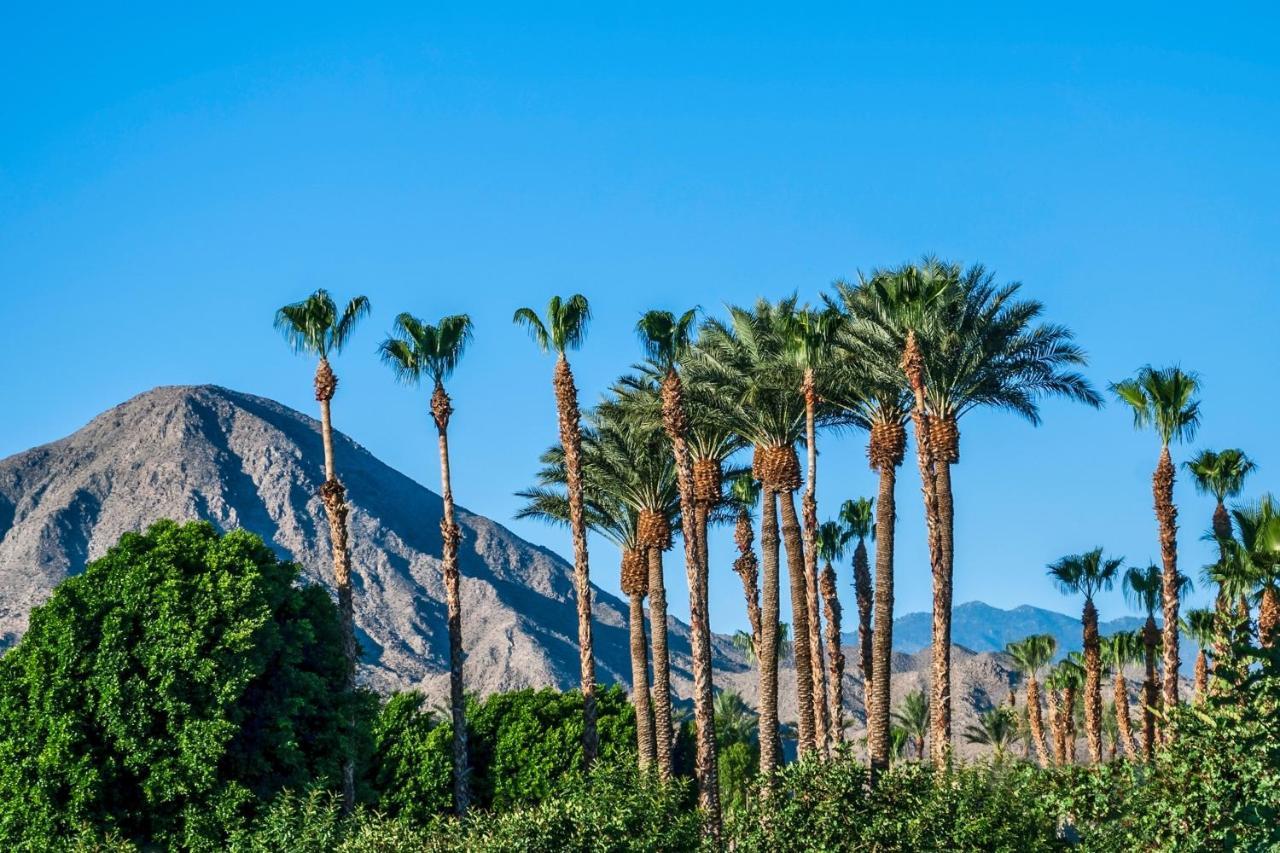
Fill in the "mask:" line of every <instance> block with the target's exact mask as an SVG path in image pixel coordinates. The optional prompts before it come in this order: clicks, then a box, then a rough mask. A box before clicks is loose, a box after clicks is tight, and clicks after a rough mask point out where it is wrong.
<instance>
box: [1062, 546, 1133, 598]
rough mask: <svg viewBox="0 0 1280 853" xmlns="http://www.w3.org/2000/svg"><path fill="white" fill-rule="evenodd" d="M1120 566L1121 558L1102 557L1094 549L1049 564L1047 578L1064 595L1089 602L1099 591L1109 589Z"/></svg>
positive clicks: (1100, 552)
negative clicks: (1083, 598)
mask: <svg viewBox="0 0 1280 853" xmlns="http://www.w3.org/2000/svg"><path fill="white" fill-rule="evenodd" d="M1122 565H1124V558H1123V557H1103V556H1102V549H1101V548H1094V549H1093V550H1092V551H1086V552H1085V553H1083V554H1071V555H1069V556H1066V557H1063V558H1062V559H1060V560H1058V561H1057V562H1056V563H1051V564H1050V565H1049V577H1050V578H1052V579H1053V581H1054V583H1055V584H1057V586H1058V588H1059V589H1061V590H1062V591H1063V592H1064V593H1067V594H1071V593H1078V594H1081V595H1083V596H1084V597H1085V600H1086V601H1090V602H1091V601H1093V596H1094V595H1095V594H1096V593H1097V592H1099V591H1100V590H1104V589H1111V585H1112V584H1113V583H1114V582H1115V577H1116V573H1117V572H1119V571H1120V567H1121V566H1122Z"/></svg>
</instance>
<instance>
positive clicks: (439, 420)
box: [431, 383, 471, 815]
mask: <svg viewBox="0 0 1280 853" xmlns="http://www.w3.org/2000/svg"><path fill="white" fill-rule="evenodd" d="M452 413H453V406H452V405H450V402H449V395H448V394H446V393H445V390H444V387H443V386H442V385H440V384H439V383H436V387H435V392H434V393H433V394H432V395H431V416H432V418H433V419H434V420H435V422H436V431H437V433H438V434H439V440H440V498H441V504H442V506H443V510H444V517H443V518H441V519H440V541H441V543H442V545H441V561H440V562H441V567H442V569H443V573H444V592H445V610H446V613H447V616H448V624H449V713H450V718H451V719H452V722H453V809H454V812H456V813H457V814H459V815H463V814H466V813H467V808H468V806H469V805H470V802H471V795H470V792H469V791H468V790H467V778H468V776H469V773H468V770H467V718H466V700H465V699H464V698H463V692H462V665H463V654H462V597H461V594H460V589H459V588H460V584H461V578H460V577H459V572H458V544H459V542H460V541H461V538H462V535H461V532H460V531H459V530H458V525H457V523H456V522H455V521H454V519H453V481H452V478H451V477H450V475H449V416H450V415H451V414H452Z"/></svg>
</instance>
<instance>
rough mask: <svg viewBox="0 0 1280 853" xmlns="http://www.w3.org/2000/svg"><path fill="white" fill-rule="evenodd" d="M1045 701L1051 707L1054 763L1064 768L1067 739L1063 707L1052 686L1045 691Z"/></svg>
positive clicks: (1050, 726)
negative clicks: (1063, 729)
mask: <svg viewBox="0 0 1280 853" xmlns="http://www.w3.org/2000/svg"><path fill="white" fill-rule="evenodd" d="M1045 701H1046V703H1047V704H1048V707H1049V729H1050V730H1051V732H1050V733H1051V734H1052V736H1053V763H1054V764H1056V765H1057V766H1059V767H1062V766H1063V765H1064V764H1066V763H1067V750H1066V738H1065V737H1064V736H1063V733H1062V706H1061V704H1060V702H1059V700H1058V691H1057V690H1056V689H1055V688H1054V687H1053V686H1052V685H1050V687H1049V688H1048V689H1047V690H1045Z"/></svg>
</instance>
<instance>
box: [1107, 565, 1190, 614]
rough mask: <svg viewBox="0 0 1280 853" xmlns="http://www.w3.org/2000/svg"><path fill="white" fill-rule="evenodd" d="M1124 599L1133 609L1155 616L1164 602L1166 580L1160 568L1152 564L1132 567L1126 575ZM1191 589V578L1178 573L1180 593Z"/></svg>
mask: <svg viewBox="0 0 1280 853" xmlns="http://www.w3.org/2000/svg"><path fill="white" fill-rule="evenodd" d="M1123 587H1124V597H1125V600H1126V601H1128V602H1129V604H1130V605H1131V606H1133V607H1137V608H1139V609H1141V610H1142V611H1143V612H1145V613H1146V614H1147V615H1148V616H1154V615H1155V612H1156V611H1157V610H1159V609H1160V606H1161V604H1162V603H1163V601H1164V580H1163V577H1162V576H1161V571H1160V567H1159V566H1157V565H1155V564H1151V565H1148V566H1146V567H1144V568H1138V567H1137V566H1130V567H1129V568H1128V569H1127V570H1126V571H1125V573H1124V583H1123ZM1190 587H1191V578H1189V577H1187V576H1186V575H1184V574H1182V573H1181V572H1179V573H1178V593H1179V595H1181V594H1182V592H1184V591H1186V590H1187V589H1189V588H1190Z"/></svg>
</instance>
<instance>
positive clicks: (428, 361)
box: [379, 314, 472, 815]
mask: <svg viewBox="0 0 1280 853" xmlns="http://www.w3.org/2000/svg"><path fill="white" fill-rule="evenodd" d="M471 331H472V326H471V318H470V317H468V316H467V315H466V314H455V315H452V316H448V317H444V318H442V319H441V320H440V322H439V323H438V324H436V325H431V324H429V323H424V322H422V321H421V320H419V319H417V318H416V317H414V316H413V315H411V314H401V315H400V316H398V317H396V321H395V331H394V333H393V334H392V335H391V336H390V337H388V338H387V339H386V340H385V341H383V342H382V346H381V347H379V352H380V353H381V355H382V359H383V361H385V362H386V363H387V364H388V365H389V366H390V367H391V369H392V371H393V372H394V373H395V374H396V377H397V378H398V379H400V380H401V381H402V382H407V383H409V384H412V385H417V384H419V383H421V381H422V380H423V378H424V377H425V378H427V379H430V380H431V383H432V392H431V417H432V420H434V421H435V425H436V434H437V436H438V441H439V446H440V496H441V503H442V504H443V518H442V519H441V521H440V540H441V565H442V569H443V574H444V588H445V605H446V609H447V613H448V626H449V707H450V712H451V719H452V720H453V804H454V810H455V811H456V812H457V813H458V814H460V815H461V814H466V812H467V805H468V803H469V801H470V795H469V794H468V791H467V722H466V700H465V699H464V698H463V695H462V599H461V597H460V595H459V583H460V578H459V573H458V543H459V542H460V541H461V539H462V534H461V531H460V530H459V529H458V525H457V523H456V522H455V521H454V520H453V484H452V480H451V478H450V476H449V417H450V416H451V415H452V414H453V403H452V401H451V400H450V399H449V394H448V392H446V391H445V389H444V382H445V380H446V379H448V378H449V377H450V376H451V375H452V374H453V371H454V370H455V369H456V368H457V366H458V362H459V361H461V360H462V354H463V352H464V351H465V350H466V347H467V343H468V342H469V341H470V340H471Z"/></svg>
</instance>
